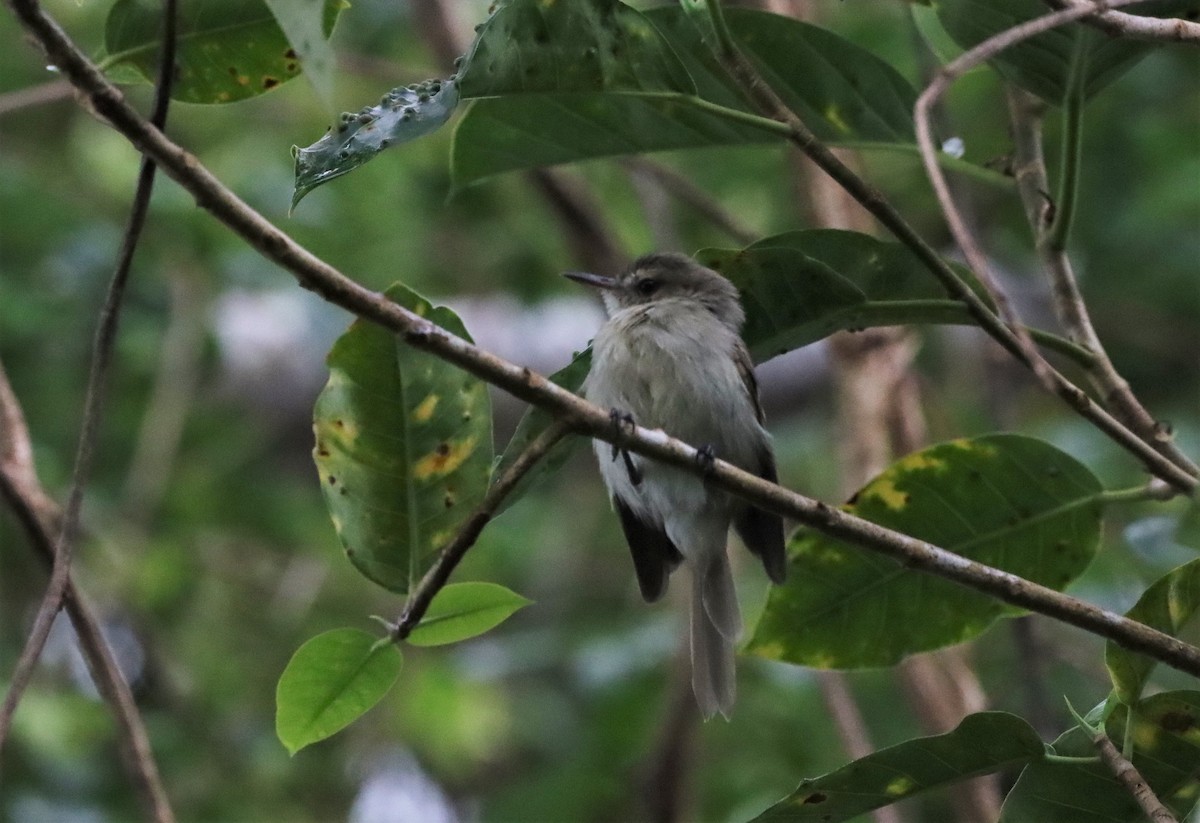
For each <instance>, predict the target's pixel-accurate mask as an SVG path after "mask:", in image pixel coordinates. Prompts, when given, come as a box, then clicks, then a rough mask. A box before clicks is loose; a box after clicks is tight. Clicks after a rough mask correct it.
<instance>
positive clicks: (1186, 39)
mask: <svg viewBox="0 0 1200 823" xmlns="http://www.w3.org/2000/svg"><path fill="white" fill-rule="evenodd" d="M1047 3H1048V4H1049V5H1050V6H1053V7H1054V8H1057V9H1066V8H1076V7H1080V8H1084V7H1087V6H1088V5H1091V3H1090V2H1089V0H1047ZM1105 5H1107V6H1115V5H1116V3H1106V4H1105ZM1083 22H1084V23H1087V24H1088V25H1089V26H1095V27H1096V28H1098V29H1100V30H1101V31H1104V32H1107V33H1108V34H1111V35H1113V36H1116V37H1129V38H1131V39H1133V40H1157V41H1160V42H1162V41H1165V42H1168V43H1188V44H1189V45H1193V46H1196V45H1200V23H1196V22H1193V21H1191V20H1181V19H1180V18H1178V17H1165V18H1164V17H1144V16H1142V15H1140V14H1126V13H1125V12H1120V11H1105V12H1101V13H1100V14H1096V15H1093V16H1090V17H1087V18H1085V19H1084V21H1083Z"/></svg>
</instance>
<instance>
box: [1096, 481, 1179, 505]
mask: <svg viewBox="0 0 1200 823" xmlns="http://www.w3.org/2000/svg"><path fill="white" fill-rule="evenodd" d="M1175 494H1176V490H1175V489H1174V488H1173V487H1171V486H1169V485H1168V484H1166V483H1163V482H1162V481H1161V480H1159V481H1154V482H1151V483H1147V484H1146V485H1144V486H1135V487H1133V488H1130V489H1114V490H1112V491H1103V492H1100V494H1099V495H1097V496H1096V499H1097V500H1098V501H1099V502H1100V503H1101V504H1103V505H1106V506H1107V505H1113V504H1121V503H1144V502H1145V501H1147V500H1170V499H1171V498H1172V497H1174V496H1175Z"/></svg>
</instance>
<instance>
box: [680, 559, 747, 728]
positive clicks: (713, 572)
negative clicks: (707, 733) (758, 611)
mask: <svg viewBox="0 0 1200 823" xmlns="http://www.w3.org/2000/svg"><path fill="white" fill-rule="evenodd" d="M691 623H692V627H691V646H692V691H694V692H695V693H696V702H697V703H698V704H699V706H700V711H701V712H702V713H703V714H704V718H705V719H706V720H707V719H708V718H711V717H712V716H713V715H715V714H717V713H718V712H719V713H720V714H721V715H722V716H723V717H725V718H726V719H728V718H729V714H730V712H731V711H732V710H733V702H734V699H735V698H736V696H737V675H736V671H735V665H734V643H735V641H736V639H737V636H738V635H739V634H740V633H741V629H742V620H741V615H740V614H739V612H738V607H737V597H736V595H735V593H734V589H733V577H732V575H731V574H730V570H729V561H728V560H727V559H726V558H725V556H724V553H722V554H721V557H720V560H719V561H713V562H712V563H710V564H709V567H708V568H707V569H703V570H697V571H696V573H695V575H694V576H693V585H692V605H691Z"/></svg>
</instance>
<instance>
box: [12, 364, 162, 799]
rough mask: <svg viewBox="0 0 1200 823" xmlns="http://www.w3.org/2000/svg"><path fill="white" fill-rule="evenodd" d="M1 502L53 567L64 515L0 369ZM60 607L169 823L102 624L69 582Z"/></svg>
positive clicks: (149, 795) (138, 776)
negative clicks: (43, 478)
mask: <svg viewBox="0 0 1200 823" xmlns="http://www.w3.org/2000/svg"><path fill="white" fill-rule="evenodd" d="M0 498H4V499H5V500H6V501H7V502H8V505H9V507H10V508H11V509H12V511H13V513H14V514H15V515H16V517H17V520H18V521H19V522H20V523H21V526H22V528H23V529H24V530H25V534H26V535H27V536H28V538H29V543H30V545H31V546H32V547H33V548H34V550H35V551H36V552H37V553H38V555H39V556H40V557H41V559H42V560H43V561H44V562H45V564H46V567H47V568H51V567H52V566H53V564H54V545H55V540H54V534H55V533H56V532H57V531H58V529H59V524H60V523H61V520H62V516H61V515H62V513H61V511H59V508H58V505H57V504H56V503H55V502H54V501H53V500H52V499H51V498H50V496H49V495H47V494H46V492H45V491H44V490H43V489H42V485H41V482H40V481H39V480H38V477H37V472H36V470H35V469H34V465H33V448H32V443H31V440H30V437H29V428H28V427H27V426H26V424H25V416H24V414H23V413H22V411H21V406H20V403H18V402H17V398H16V395H15V394H14V393H13V391H12V387H11V386H10V385H9V382H8V378H7V377H6V375H5V374H4V368H3V364H0ZM64 604H65V608H66V612H67V616H68V617H69V618H70V620H71V625H72V626H73V627H74V628H75V635H76V637H77V638H78V642H79V647H80V649H81V650H82V651H83V657H84V660H85V661H86V662H87V666H88V671H89V672H90V673H91V676H92V682H94V683H95V684H96V690H97V691H98V692H99V693H100V696H101V697H102V698H103V699H104V702H105V703H106V704H107V705H108V707H109V709H110V711H111V712H112V715H113V719H114V721H115V722H116V727H117V738H118V740H119V741H120V744H121V750H122V752H123V753H124V755H125V760H126V762H127V764H128V766H129V769H130V771H131V772H132V775H133V781H134V784H135V785H136V786H137V788H138V793H139V795H140V796H141V798H142V801H143V803H144V804H145V807H146V809H147V812H148V817H149V819H150V820H152V821H154V823H173V821H174V820H175V816H174V814H173V813H172V811H171V804H170V800H169V799H168V797H167V793H166V790H165V789H164V788H163V785H162V779H161V778H160V776H159V773H158V765H157V764H156V763H155V760H154V752H153V750H152V749H151V748H150V738H149V735H147V733H146V727H145V725H144V724H143V723H142V716H141V714H140V713H139V712H138V708H137V704H136V702H135V701H134V697H133V692H132V691H131V690H130V688H129V684H128V683H127V682H126V681H125V677H124V675H123V674H122V673H121V669H120V667H119V666H118V665H117V662H116V659H115V658H114V657H113V653H112V649H111V648H110V647H109V645H108V641H107V640H106V639H105V637H104V632H103V630H102V629H101V628H100V621H99V620H98V619H97V618H96V616H95V614H93V612H92V610H91V608H90V607H89V606H88V604H87V601H86V600H85V598H84V597H83V595H82V594H81V593H80V592H79V590H78V589H77V588H76V587H75V584H74V581H72V580H71V578H70V577H69V576H68V578H67V589H66V594H65V598H64Z"/></svg>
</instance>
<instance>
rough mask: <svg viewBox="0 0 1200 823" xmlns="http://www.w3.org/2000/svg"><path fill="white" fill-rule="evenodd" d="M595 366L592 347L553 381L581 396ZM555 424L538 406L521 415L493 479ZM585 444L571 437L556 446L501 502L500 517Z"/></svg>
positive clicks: (580, 354) (581, 439)
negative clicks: (581, 391) (579, 446)
mask: <svg viewBox="0 0 1200 823" xmlns="http://www.w3.org/2000/svg"><path fill="white" fill-rule="evenodd" d="M591 366H592V350H591V348H590V347H589V348H586V349H584V350H583V351H581V352H580V353H579V354H577V355H575V357H574V358H573V359H572V360H571V362H570V363H568V364H567V365H566V366H564V367H563V368H561V369H559V370H558V371H556V372H555V373H554V374H552V375H550V382H552V383H554V384H555V385H556V386H561V387H562V388H564V389H566V390H567V391H572V392H575V393H576V394H578V393H579V391H580V389H582V388H583V381H584V379H585V378H586V377H587V375H588V370H589V369H591ZM553 421H554V417H553V416H552V415H551V414H550V413H549V412H546V411H543V410H542V409H539V408H538V407H537V406H530V407H529V408H528V409H527V410H526V412H525V414H524V415H522V416H521V420H520V422H518V423H517V428H516V431H514V432H513V435H512V437H511V438H510V439H509V441H508V445H507V446H506V447H505V449H504V453H503V454H502V455H500V459H499V461H497V463H496V470H495V471H494V472H493V473H492V478H493V480H495V478H497V477H499V476H500V475H502V474H503V473H504V472H505V471H506V470H507V469H508V467H509V466H511V465H512V463H513V461H515V460H516V459H517V458H518V457H519V456H520V455H521V452H523V451H525V448H526V447H527V446H528V445H529V444H530V443H532V442H533V441H534V440H536V439H537V438H538V436H539V435H541V433H542V432H544V431H545V430H546V429H548V428H549V427H550V424H551V423H552V422H553ZM581 442H583V438H580V437H575V436H574V435H570V434H568V435H567V436H566V437H564V438H563V439H562V440H559V441H558V442H557V443H555V444H554V447H553V448H551V449H550V451H549V452H547V454H546V456H545V457H543V458H542V459H541V461H540V462H539V463H538V464H537V465H536V466H534V467H533V468H532V469H531V470H530V471H529V472H527V473H526V474H525V476H524V477H522V478H521V479H520V480H519V481H518V482H517V485H516V487H515V488H514V489H513V490H512V491H511V492H510V493H509V495H508V496H507V497H506V498H504V500H503V501H502V502H501V503H500V506H499V508H498V509H497V510H496V514H499V513H500V512H502V511H504V510H505V509H507V508H508V507H509V506H511V505H512V504H513V503H515V502H517V501H518V500H520V499H521V498H522V497H523V496H524V495H525V493H526V492H528V491H529V489H531V488H533V486H534V484H535V483H536V482H537V481H538V480H540V479H542V478H544V477H546V476H548V475H551V474H554V473H555V472H557V471H558V470H559V469H560V468H562V466H563V464H565V463H566V462H567V460H568V459H569V458H570V456H571V454H572V453H574V451H575V447H576V446H578V445H579V444H580V443H581Z"/></svg>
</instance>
